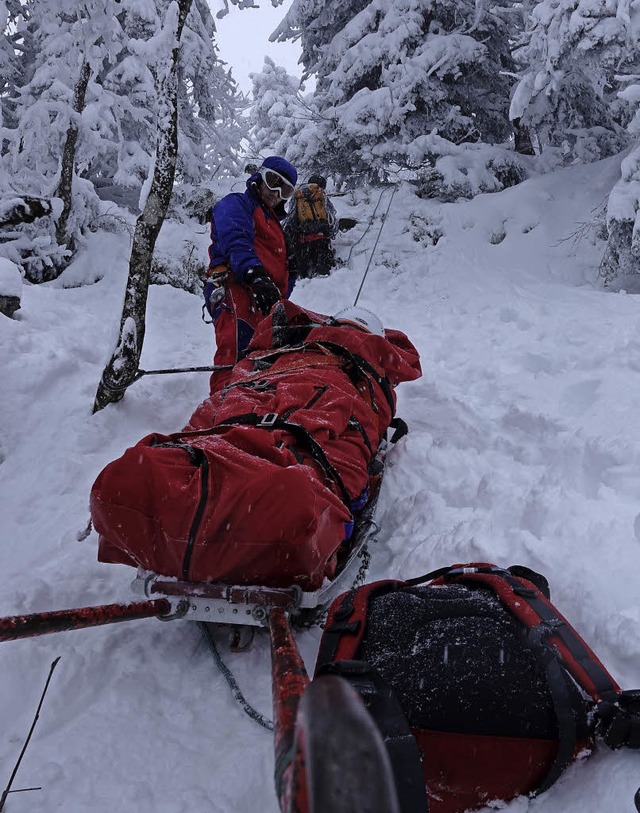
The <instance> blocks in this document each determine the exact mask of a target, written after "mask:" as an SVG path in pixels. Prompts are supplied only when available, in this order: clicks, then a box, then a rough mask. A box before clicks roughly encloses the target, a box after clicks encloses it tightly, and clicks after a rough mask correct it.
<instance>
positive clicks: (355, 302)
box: [353, 186, 398, 305]
mask: <svg viewBox="0 0 640 813" xmlns="http://www.w3.org/2000/svg"><path fill="white" fill-rule="evenodd" d="M397 189H398V187H397V186H394V187H393V191H392V192H391V197H390V198H389V203H388V205H387V210H386V212H385V213H384V215H383V216H382V223H381V224H380V229H379V231H378V236H377V237H376V242H375V243H374V245H373V250H372V252H371V256H370V257H369V262H368V263H367V267H366V268H365V270H364V274H363V276H362V282H361V283H360V287H359V288H358V293H357V294H356V298H355V299H354V301H353V304H354V305H357V304H358V299H359V298H360V293H361V292H362V288H363V286H364V281H365V280H366V278H367V274H368V273H369V266H370V265H371V261H372V260H373V255H374V254H375V253H376V248H377V247H378V241H379V240H380V235H381V234H382V229H384V224H385V223H386V222H387V215H388V214H389V209H390V208H391V203H392V201H393V197H394V195H395V194H396V191H397ZM382 192H384V189H383V190H382ZM382 192H381V193H380V197H382ZM379 203H380V199H378V204H379ZM378 204H376V209H377V208H378ZM376 209H374V212H373V215H372V216H371V220H372V221H373V218H374V216H375V213H376ZM365 234H366V232H365Z"/></svg>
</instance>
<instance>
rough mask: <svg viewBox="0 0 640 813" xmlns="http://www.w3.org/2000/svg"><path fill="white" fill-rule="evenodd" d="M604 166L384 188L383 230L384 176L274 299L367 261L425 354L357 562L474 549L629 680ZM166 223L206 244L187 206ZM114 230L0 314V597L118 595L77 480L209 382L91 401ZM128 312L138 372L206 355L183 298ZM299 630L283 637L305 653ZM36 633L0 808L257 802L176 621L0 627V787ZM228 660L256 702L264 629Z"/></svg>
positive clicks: (316, 287) (629, 614) (90, 475)
mask: <svg viewBox="0 0 640 813" xmlns="http://www.w3.org/2000/svg"><path fill="white" fill-rule="evenodd" d="M619 171H620V159H619V158H618V159H607V160H605V161H602V162H600V163H598V164H594V165H590V166H583V167H572V168H568V169H564V170H562V171H559V172H556V173H554V174H549V175H546V176H544V177H541V178H536V179H531V180H528V181H526V182H524V183H522V184H520V185H519V186H517V187H514V188H511V189H508V190H506V191H504V192H501V193H497V194H494V195H482V196H478V197H477V198H475V199H474V200H471V201H464V202H459V203H452V204H439V203H437V202H436V201H427V200H421V199H419V198H417V197H416V196H415V195H413V194H412V192H411V189H410V188H409V187H404V186H403V187H400V188H399V189H398V190H397V192H396V194H395V196H394V198H393V200H392V201H391V208H390V209H389V213H388V216H387V217H386V222H384V227H383V228H382V231H380V228H381V225H382V219H381V218H382V215H383V213H384V212H385V210H386V207H387V204H388V202H389V200H390V196H391V191H390V190H389V189H388V188H386V189H384V190H382V191H380V190H372V191H371V193H370V195H369V196H365V195H364V194H363V193H353V194H349V195H345V196H337V195H336V196H334V197H333V201H334V203H335V205H336V208H337V210H338V214H339V216H341V217H346V216H350V217H355V218H356V219H358V220H359V225H358V226H356V228H354V229H353V230H351V231H349V232H345V233H341V234H340V235H339V236H338V237H337V239H336V248H337V252H338V256H339V257H340V258H341V260H343V261H344V262H345V263H346V264H345V265H344V266H343V267H340V268H338V269H337V270H335V271H334V272H333V273H332V275H331V276H330V277H328V278H324V279H316V280H308V281H304V282H302V283H299V284H298V286H297V287H296V289H295V291H294V294H293V299H294V300H295V301H296V302H298V303H299V304H301V305H303V306H305V307H310V308H312V309H314V310H318V311H321V312H325V313H335V312H336V311H338V310H339V309H341V308H344V307H346V306H349V305H351V304H353V302H354V299H355V296H356V293H357V292H358V290H359V288H360V284H361V283H362V279H363V275H364V274H365V270H366V269H368V270H367V273H366V279H365V281H364V285H363V288H362V293H361V294H360V297H359V300H358V304H359V305H360V306H362V307H365V308H368V309H370V310H372V311H374V312H375V313H377V314H378V315H379V316H380V317H381V318H382V320H383V322H384V323H385V324H386V325H388V326H391V327H395V328H400V329H402V330H404V331H405V332H406V333H407V335H408V336H409V338H410V339H411V340H412V341H413V342H414V344H415V345H416V346H417V348H418V349H419V351H420V354H421V358H422V365H423V370H424V375H423V377H422V378H421V379H419V380H418V381H416V382H412V383H409V384H404V385H401V386H400V387H399V388H398V414H399V416H400V417H402V418H404V419H405V420H406V421H407V423H408V425H409V428H410V433H409V435H408V436H407V437H405V438H403V439H402V440H401V441H400V442H399V443H398V444H397V446H396V447H394V448H393V450H392V453H391V455H390V458H389V463H388V469H387V474H386V477H385V481H384V484H383V490H382V494H381V497H380V502H379V506H378V515H377V521H378V523H379V524H380V526H381V533H380V535H379V538H378V541H377V543H376V544H375V546H374V548H373V551H372V554H373V555H372V564H371V568H370V571H369V578H370V579H377V578H383V577H394V578H409V577H414V576H418V575H420V574H422V573H425V572H427V571H429V570H431V569H433V568H437V567H440V566H442V565H446V564H452V563H455V562H469V561H474V560H481V561H492V562H495V563H497V564H501V565H510V564H514V563H518V564H524V565H528V566H530V567H533V568H535V569H537V570H539V571H541V572H543V573H544V574H545V575H546V576H547V577H548V579H549V582H550V584H551V590H552V597H553V599H554V601H555V602H556V604H557V606H558V607H559V609H560V610H561V612H563V613H564V614H565V615H566V616H567V617H568V618H569V619H570V620H571V621H572V622H573V623H574V624H575V626H576V627H577V629H578V630H579V631H580V632H581V633H582V634H583V636H584V637H585V639H586V640H587V642H588V643H589V644H590V645H591V646H592V647H593V648H594V650H595V651H596V653H597V654H598V655H599V656H600V657H601V658H602V660H603V661H604V663H605V664H606V665H607V666H608V668H609V669H610V671H611V672H612V674H613V676H614V677H615V678H616V679H617V680H618V681H619V682H620V684H621V685H622V686H623V687H624V688H635V687H636V686H638V684H639V683H640V675H639V668H638V667H639V664H640V633H639V632H638V630H639V629H640V623H639V622H640V606H639V605H638V588H637V584H638V573H640V496H639V495H640V421H638V413H639V409H640V301H639V299H638V298H637V297H636V296H634V295H629V294H625V293H624V292H623V291H620V292H617V293H614V292H605V291H603V290H602V288H601V286H600V284H599V283H598V280H597V268H598V264H599V261H600V258H601V256H602V252H603V249H604V243H602V242H601V241H599V239H598V236H597V234H598V232H597V229H595V228H594V227H592V226H593V221H594V218H595V214H594V213H595V212H597V211H598V210H601V209H602V207H603V204H604V201H605V200H606V196H607V193H608V191H609V190H610V189H611V187H612V186H613V184H614V183H615V181H616V180H617V178H618V177H619ZM378 204H379V205H378ZM374 211H375V216H374V217H373V218H372V213H373V212H374ZM174 228H175V227H174ZM198 229H199V230H200V231H199V232H198ZM184 230H185V234H184V239H191V240H193V241H194V242H195V243H196V244H198V245H201V244H202V241H203V237H202V234H201V232H202V227H197V228H196V227H194V229H193V230H190V229H189V227H188V226H184ZM440 234H441V235H442V236H440V237H439V239H437V240H436V239H434V235H440ZM378 238H379V240H378ZM128 240H129V238H128V235H127V234H126V233H120V234H113V233H109V234H105V233H96V234H93V235H90V236H89V238H88V241H87V246H86V249H85V250H84V251H83V252H82V253H81V254H80V255H79V256H78V257H77V259H76V260H75V262H74V264H73V265H72V266H71V267H70V268H69V270H68V271H67V272H65V274H64V275H63V276H62V277H61V279H60V280H58V281H56V282H55V283H45V284H41V285H31V286H24V288H23V290H22V309H21V310H20V311H18V313H17V314H16V315H15V317H14V318H13V319H7V318H2V317H0V368H1V369H2V371H3V372H2V382H3V383H2V387H1V388H0V527H1V529H2V534H1V537H0V538H1V539H2V546H1V547H0V572H1V573H2V576H3V589H2V597H1V599H0V615H12V614H18V613H27V612H39V611H44V610H55V609H63V608H69V607H79V606H84V605H95V604H102V603H111V602H114V601H129V600H133V599H134V596H133V594H132V593H131V591H130V587H129V585H130V582H131V580H132V578H133V576H134V575H135V574H134V572H133V571H132V570H131V569H129V568H125V567H123V566H119V565H104V564H99V563H98V562H97V561H96V542H97V540H96V536H95V533H91V534H90V535H89V537H88V538H86V539H84V540H83V541H78V535H79V532H81V531H82V530H83V529H84V528H85V527H86V525H87V521H88V518H89V517H88V495H89V490H90V488H91V485H92V483H93V481H94V479H95V478H96V476H97V475H98V473H99V472H100V470H101V469H102V468H103V467H104V466H105V465H106V464H107V463H108V462H109V461H111V460H113V459H114V458H116V457H118V456H119V455H120V454H121V453H122V451H123V450H124V449H125V448H126V447H128V446H130V445H132V444H133V443H135V442H136V441H137V440H139V439H140V438H141V437H143V436H144V435H146V434H148V433H150V432H153V431H158V432H162V433H169V432H172V431H176V430H178V429H179V428H181V427H182V426H183V425H184V423H185V422H186V420H187V419H188V417H189V416H190V415H191V413H192V412H193V410H194V408H195V406H196V405H197V404H198V403H199V401H200V400H201V399H203V398H204V397H205V396H206V394H207V384H208V375H207V374H206V373H193V374H181V375H156V376H152V375H149V376H145V377H143V378H142V379H141V380H140V381H138V382H137V383H135V384H133V385H132V386H131V388H130V389H129V390H128V391H127V394H126V396H125V398H124V400H123V401H122V402H121V403H119V404H117V405H115V406H109V407H107V408H106V409H104V410H103V411H102V412H99V413H98V414H96V415H92V414H91V407H92V404H93V398H94V395H95V391H96V387H97V384H98V381H99V379H100V375H101V372H102V368H103V365H104V364H105V362H106V360H107V359H108V357H109V356H110V354H111V351H112V346H113V342H114V340H115V338H116V336H117V328H118V323H119V318H120V309H121V303H122V297H123V293H124V285H125V280H126V275H127V267H128V250H129V243H128ZM377 240H378V242H377V246H376V241H377ZM434 242H435V245H434ZM374 246H376V247H375V252H374ZM372 252H374V253H373V255H372ZM65 280H66V281H65ZM83 281H86V282H87V283H91V284H85V285H81V284H80V283H81V282H83ZM67 284H68V285H70V287H65V285H67ZM147 313H148V324H147V333H146V338H145V345H144V351H143V356H142V361H141V367H142V369H144V370H153V369H165V368H169V367H175V368H179V367H185V366H200V365H207V364H210V363H211V359H212V353H213V333H212V330H211V327H210V326H209V325H206V324H204V323H203V322H202V320H201V318H200V314H201V302H200V299H199V298H198V297H197V296H194V295H192V294H188V293H186V292H184V291H181V290H177V289H174V288H171V287H169V286H161V287H158V286H153V287H152V289H151V291H150V295H149V304H148V311H147ZM319 636H320V630H319V629H317V628H316V629H312V630H309V631H305V632H302V633H301V634H299V636H298V641H299V644H300V647H301V650H302V653H303V656H304V658H305V661H306V663H307V666H308V668H309V669H310V670H311V669H312V668H313V663H314V660H315V654H316V649H317V645H318V641H319ZM224 640H225V639H224V636H221V638H220V641H221V643H224ZM223 649H224V646H223ZM57 656H61V660H60V663H59V665H58V667H57V669H56V671H55V673H54V675H53V678H52V681H51V684H50V688H49V692H48V695H47V698H46V700H45V703H44V706H43V708H42V711H41V713H40V719H39V721H38V724H37V726H36V729H35V732H34V735H33V738H32V740H31V743H30V745H29V747H28V749H27V752H26V756H25V758H24V760H23V762H22V764H21V767H20V769H19V772H18V774H17V777H16V780H15V782H14V784H13V788H14V789H21V788H33V787H36V788H41V789H40V790H33V791H29V792H25V793H16V794H12V795H11V796H10V797H9V799H8V801H7V805H6V810H7V813H25V811H29V813H39V811H47V813H49V812H50V811H52V810H58V809H59V810H64V811H65V813H86V811H91V812H92V813H107V811H109V813H110V812H111V811H112V810H114V809H115V810H119V811H122V813H130V812H131V813H133V811H135V812H136V813H176V812H177V811H203V810H207V811H213V812H214V813H229V812H230V811H233V812H234V813H254V811H255V810H256V800H257V799H259V800H260V804H259V808H260V810H261V811H263V813H276V811H277V809H278V806H277V801H276V796H275V792H274V787H273V768H274V766H273V744H272V737H271V735H270V734H269V732H267V731H266V730H264V729H262V728H260V727H258V726H257V725H256V724H255V723H254V722H253V721H252V720H250V719H249V718H248V717H247V716H246V715H244V714H243V712H242V711H241V709H240V708H239V707H238V706H237V704H235V703H234V701H233V700H232V697H231V694H230V692H229V689H228V687H227V685H226V683H225V682H224V680H223V678H222V676H221V674H220V673H219V672H218V670H217V669H216V667H215V665H214V663H213V660H212V658H211V655H210V654H209V651H208V649H207V645H206V642H205V640H204V638H203V637H202V635H201V633H200V631H199V630H198V628H197V627H196V626H195V625H191V624H189V623H188V622H184V621H182V622H181V621H172V622H170V623H160V622H158V621H157V620H155V619H149V620H142V621H135V622H129V623H124V624H117V625H112V626H105V627H99V628H95V629H91V630H84V631H74V632H66V633H59V634H56V635H50V636H45V637H41V638H33V639H27V640H23V641H16V642H10V643H4V644H2V645H0V674H1V675H2V691H0V719H2V720H3V735H4V736H3V737H2V738H0V765H1V766H2V767H1V769H0V787H1V788H3V787H5V785H6V783H7V781H8V779H9V776H10V774H11V771H12V769H13V766H14V764H15V762H16V760H17V758H18V755H19V753H20V749H21V748H22V744H23V742H24V740H25V737H26V735H27V732H28V730H29V726H30V724H31V721H32V719H33V715H34V713H35V709H36V707H37V704H38V701H39V698H40V693H41V691H42V688H43V686H44V683H45V680H46V677H47V674H48V671H49V667H50V665H51V663H52V661H53V660H54V659H55V658H56V657H57ZM225 660H226V662H227V664H228V666H229V667H230V668H231V669H232V671H233V673H234V674H235V676H236V678H237V680H238V682H239V684H240V687H241V689H242V690H243V691H244V693H245V695H246V696H247V699H248V700H249V701H250V702H251V703H252V704H253V705H254V706H255V707H256V708H257V709H258V710H259V711H260V712H262V713H263V714H266V715H267V716H271V686H270V662H269V649H268V643H267V639H266V636H265V635H261V634H259V635H258V636H257V639H256V641H255V642H254V645H253V647H252V648H251V649H250V650H249V651H248V652H245V653H230V652H228V651H226V650H225ZM638 782H639V780H638V771H637V757H636V755H634V754H633V753H632V752H624V751H620V752H616V753H613V752H609V751H607V750H606V749H604V748H602V749H600V750H599V751H598V753H597V754H596V755H595V756H594V757H592V758H591V759H589V760H588V761H587V762H582V763H580V764H576V765H574V766H572V767H571V769H570V770H569V771H568V772H567V774H565V776H564V777H563V778H562V779H561V781H560V782H558V783H557V784H556V785H555V786H554V787H552V788H551V789H550V790H549V791H548V792H547V793H545V794H543V795H542V796H541V797H540V798H538V799H535V800H527V799H522V798H521V799H517V800H515V801H513V802H511V803H510V804H508V805H507V806H506V807H505V808H504V809H505V810H506V811H507V812H508V813H525V811H530V813H560V812H562V813H585V811H586V813H590V812H591V811H600V810H605V809H606V810H612V811H616V813H617V812H618V811H621V812H622V811H627V810H628V811H630V810H632V809H633V801H632V800H633V794H634V792H635V790H636V788H637V786H638Z"/></svg>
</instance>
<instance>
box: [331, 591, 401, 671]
mask: <svg viewBox="0 0 640 813" xmlns="http://www.w3.org/2000/svg"><path fill="white" fill-rule="evenodd" d="M403 585H404V582H399V581H394V580H393V579H384V580H382V581H378V582H371V583H370V584H364V585H362V587H356V588H353V589H352V590H349V592H348V593H343V594H342V595H341V596H338V597H337V598H336V599H335V600H334V602H333V604H332V605H331V608H330V610H329V615H328V617H327V623H326V625H325V628H324V630H323V633H322V639H321V641H320V648H319V650H318V657H317V667H316V668H320V667H322V666H324V665H325V664H329V663H333V661H336V660H353V659H354V658H355V657H356V653H357V650H358V647H359V646H360V642H361V641H362V638H363V636H364V633H365V630H366V626H367V607H368V605H369V600H370V599H371V597H372V596H373V595H383V594H384V593H389V592H391V591H392V590H397V589H398V588H399V587H402V586H403Z"/></svg>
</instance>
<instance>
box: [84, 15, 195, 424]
mask: <svg viewBox="0 0 640 813" xmlns="http://www.w3.org/2000/svg"><path fill="white" fill-rule="evenodd" d="M191 1H192V0H177V2H178V24H177V29H176V46H175V47H174V49H173V51H172V55H171V64H170V66H169V68H168V70H166V72H164V77H163V78H162V79H161V80H160V81H159V82H158V97H157V105H158V119H157V121H158V124H157V129H158V132H157V140H156V161H155V167H154V170H153V179H152V182H151V189H150V191H149V196H148V197H147V202H146V203H145V206H144V209H143V211H142V212H141V214H140V216H139V217H138V220H137V221H136V228H135V232H134V235H133V245H132V248H131V257H130V260H129V277H128V279H127V288H126V291H125V296H124V304H123V306H122V317H121V320H120V335H119V339H118V344H117V346H116V349H115V350H114V352H113V355H112V356H111V359H110V360H109V362H108V364H107V366H106V367H105V369H104V371H103V373H102V378H101V379H100V383H99V385H98V390H97V392H96V399H95V402H94V405H93V411H94V413H95V412H98V411H99V410H100V409H104V407H105V406H107V404H115V403H117V402H118V401H120V400H121V399H122V398H123V396H124V393H125V390H126V389H127V387H128V386H129V385H130V384H132V383H133V382H134V380H135V376H136V373H137V371H138V367H139V364H140V356H141V355H142V345H143V342H144V333H145V315H146V309H147V294H148V291H149V278H150V273H151V260H152V258H153V250H154V248H155V244H156V240H157V239H158V234H159V233H160V229H161V227H162V223H163V221H164V218H165V216H166V214H167V208H168V206H169V200H170V198H171V193H172V191H173V181H174V178H175V172H176V161H177V157H178V57H179V54H180V39H181V36H182V29H183V27H184V22H185V20H186V18H187V14H188V13H189V9H190V8H191Z"/></svg>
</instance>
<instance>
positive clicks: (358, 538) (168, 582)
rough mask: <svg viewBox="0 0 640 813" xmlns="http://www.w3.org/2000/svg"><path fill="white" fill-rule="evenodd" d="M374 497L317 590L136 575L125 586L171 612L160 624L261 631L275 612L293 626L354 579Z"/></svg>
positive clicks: (372, 530) (370, 532)
mask: <svg viewBox="0 0 640 813" xmlns="http://www.w3.org/2000/svg"><path fill="white" fill-rule="evenodd" d="M375 501H376V500H375V498H374V499H373V500H371V501H370V502H369V503H368V504H367V506H366V507H365V508H364V509H363V511H362V512H361V516H360V517H359V518H358V525H357V527H356V529H355V530H354V534H353V539H352V542H351V546H350V550H349V553H348V555H347V558H346V559H345V561H344V563H343V566H342V567H341V569H340V572H339V573H338V575H337V576H336V578H335V579H334V580H333V581H331V582H328V581H326V582H325V584H323V585H322V587H320V588H319V589H318V590H314V591H305V590H302V589H301V588H300V587H298V586H297V585H292V586H291V587H263V586H261V585H248V586H247V585H236V584H223V583H221V582H210V583H206V582H185V581H178V580H175V579H169V578H167V577H166V576H158V575H157V574H155V573H150V572H149V571H146V570H139V571H138V574H137V576H136V578H135V579H134V580H133V582H132V584H131V589H132V590H133V592H134V593H136V594H137V595H141V596H145V597H146V598H150V599H160V598H162V599H166V601H168V602H169V604H170V605H171V610H170V612H169V613H167V614H166V615H163V616H160V619H161V620H162V621H169V620H174V619H184V620H186V621H204V622H205V623H213V624H241V625H247V626H254V627H267V626H268V624H269V611H270V610H271V609H272V608H273V607H280V608H282V609H283V610H285V612H287V613H288V614H289V615H290V616H291V618H292V620H293V621H294V622H295V620H296V617H300V618H301V617H303V616H304V617H309V616H312V615H315V614H320V613H321V612H322V611H323V610H324V609H326V608H327V607H328V606H329V604H330V603H331V602H332V601H333V599H334V598H335V597H336V596H338V595H339V594H340V593H343V592H344V590H345V589H347V587H346V586H345V582H346V580H347V579H348V577H349V576H350V575H353V576H355V573H354V570H355V563H356V561H357V560H358V559H359V558H361V555H362V553H363V548H364V547H365V545H366V543H367V542H368V541H369V540H370V539H371V538H372V535H373V534H375V532H376V531H377V526H375V523H374V522H373V519H372V515H373V512H374V510H375Z"/></svg>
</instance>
